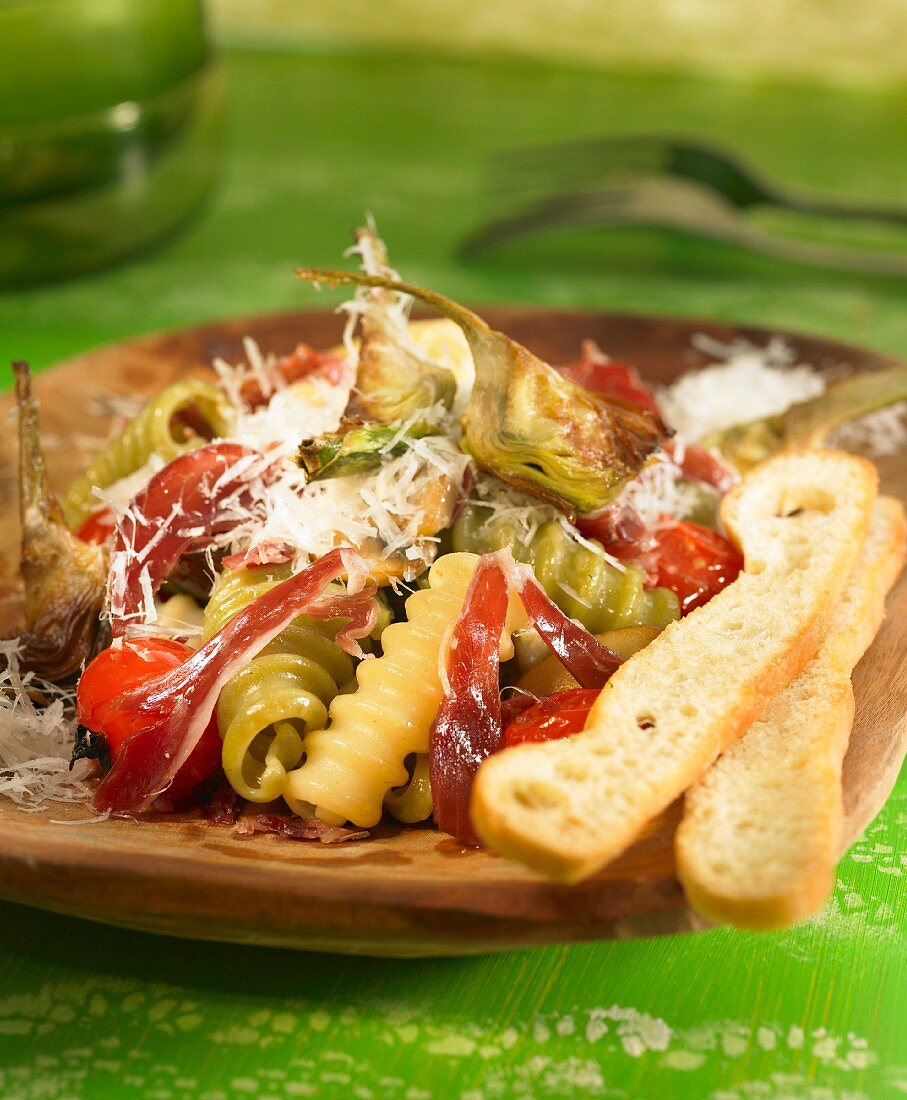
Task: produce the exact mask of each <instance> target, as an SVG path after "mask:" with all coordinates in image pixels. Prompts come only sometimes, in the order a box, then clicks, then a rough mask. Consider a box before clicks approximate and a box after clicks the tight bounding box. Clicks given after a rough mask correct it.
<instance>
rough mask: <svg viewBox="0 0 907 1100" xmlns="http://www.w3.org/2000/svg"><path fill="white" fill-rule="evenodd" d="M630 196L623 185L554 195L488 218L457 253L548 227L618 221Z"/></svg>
mask: <svg viewBox="0 0 907 1100" xmlns="http://www.w3.org/2000/svg"><path fill="white" fill-rule="evenodd" d="M628 198H629V193H628V192H627V191H626V190H625V189H623V188H614V189H612V190H610V191H599V192H577V193H574V194H570V195H554V196H552V197H550V198H547V199H543V200H542V201H541V202H538V203H536V204H535V205H533V206H530V207H529V208H528V209H526V210H524V211H523V212H522V213H519V214H515V215H513V216H512V217H509V218H500V219H495V220H493V221H490V222H488V223H487V224H486V225H484V226H482V227H481V228H480V229H479V230H477V231H476V232H475V233H473V234H471V235H470V236H469V237H467V238H466V239H465V240H464V241H463V243H462V244H461V245H460V247H459V249H458V250H457V253H458V255H459V256H460V258H461V259H469V258H470V257H473V256H477V255H479V254H480V253H482V252H487V251H488V250H489V249H491V248H496V247H497V246H498V245H501V244H505V243H507V242H508V241H511V240H515V239H516V238H517V237H523V236H528V235H532V234H535V233H540V232H543V231H545V230H548V229H562V228H565V227H567V226H576V225H588V224H602V225H603V224H607V223H609V222H617V221H620V220H621V213H622V212H624V211H626V209H627V200H628Z"/></svg>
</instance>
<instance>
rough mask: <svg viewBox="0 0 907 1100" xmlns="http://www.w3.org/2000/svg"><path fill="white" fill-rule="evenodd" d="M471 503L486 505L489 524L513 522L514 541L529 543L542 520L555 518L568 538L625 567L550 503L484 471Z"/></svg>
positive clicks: (475, 486)
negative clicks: (581, 532)
mask: <svg viewBox="0 0 907 1100" xmlns="http://www.w3.org/2000/svg"><path fill="white" fill-rule="evenodd" d="M470 503H471V504H472V505H473V506H478V507H480V508H487V509H488V512H489V517H488V525H489V526H494V525H495V524H498V523H508V524H512V525H513V526H514V529H515V530H514V539H513V541H514V542H521V543H525V544H528V543H531V542H532V540H533V539H534V538H535V536H536V535H537V534H538V532H539V528H540V527H542V525H543V524H545V523H550V522H551V521H552V520H556V521H557V523H559V524H560V526H561V527H562V528H563V531H564V533H565V534H566V535H567V537H568V538H569V539H570V540H571V542H575V543H576V544H577V545H578V546H582V547H584V548H585V549H586V550H590V551H591V552H592V553H593V554H596V555H597V556H598V557H600V558H604V559H605V561H607V562H609V563H610V564H611V565H613V566H614V567H615V568H616V569H619V570H620V571H621V572H623V571H624V570H625V568H626V566H625V565H624V563H623V562H622V561H619V560H618V559H617V558H615V557H613V556H612V555H611V554H609V553H608V552H607V551H606V550H605V548H604V547H603V546H602V545H601V544H600V543H598V542H594V541H591V540H590V539H587V538H584V537H583V536H582V535H581V534H580V533H579V531H577V529H576V528H575V527H574V526H573V524H572V523H571V522H570V521H569V520H568V519H567V517H566V516H564V515H563V514H562V513H561V512H559V511H558V510H557V509H556V508H554V507H553V506H552V505H550V504H544V503H543V502H542V501H540V500H539V499H538V498H537V497H534V496H531V495H530V494H529V493H524V492H522V490H520V489H514V488H513V487H512V486H510V485H506V484H505V483H504V482H502V481H498V479H497V478H495V477H491V476H489V475H487V474H479V475H478V476H477V477H476V480H475V485H474V486H473V493H472V499H471V501H470Z"/></svg>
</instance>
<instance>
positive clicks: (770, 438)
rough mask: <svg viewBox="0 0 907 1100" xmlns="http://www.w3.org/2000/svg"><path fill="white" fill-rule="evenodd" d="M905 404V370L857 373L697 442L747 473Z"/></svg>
mask: <svg viewBox="0 0 907 1100" xmlns="http://www.w3.org/2000/svg"><path fill="white" fill-rule="evenodd" d="M904 400H907V366H903V365H902V366H897V367H887V368H885V369H883V370H878V371H869V372H867V373H866V374H855V375H854V376H853V377H852V378H847V379H845V380H844V381H843V382H837V383H835V384H834V385H832V386H829V387H828V389H827V390H825V392H824V393H820V394H819V396H818V397H813V398H811V399H810V400H809V401H803V402H801V403H800V404H798V405H792V406H791V407H790V408H789V409H788V410H787V412H785V413H781V414H779V415H777V416H768V417H765V418H764V419H762V420H751V421H749V422H748V423H746V424H735V425H733V426H732V427H730V428H725V429H724V430H723V431H719V432H711V433H710V434H709V435H707V436H705V437H704V438H703V439H702V440H700V443H701V445H702V446H704V447H709V448H714V449H715V450H717V451H720V452H721V454H722V455H723V456H724V457H725V458H726V459H727V460H728V461H729V462H731V463H733V464H734V466H736V467H737V469H738V470H741V471H743V472H745V471H747V470H749V469H751V468H752V467H753V466H755V465H757V464H758V463H759V462H764V461H765V459H767V458H770V457H771V456H772V455H773V454H776V453H777V452H778V451H807V450H811V449H812V448H814V447H821V446H823V445H824V444H825V443H826V441H827V440H828V437H829V436H830V435H831V434H832V432H834V431H835V429H836V428H840V427H842V426H843V425H844V424H846V423H847V422H848V421H850V420H856V419H857V418H858V417H861V416H865V415H866V414H867V413H871V412H875V411H876V410H877V409H883V408H885V407H887V406H888V405H894V404H896V403H897V402H898V401H904Z"/></svg>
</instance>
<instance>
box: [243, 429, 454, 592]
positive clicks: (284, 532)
mask: <svg viewBox="0 0 907 1100" xmlns="http://www.w3.org/2000/svg"><path fill="white" fill-rule="evenodd" d="M468 463H469V459H468V457H467V456H466V455H464V454H463V453H462V452H461V451H460V450H459V449H458V447H457V446H456V444H455V443H454V442H453V441H452V440H450V439H448V438H447V437H446V436H440V435H439V436H428V437H426V438H424V439H415V440H410V441H409V443H408V446H407V448H406V450H405V451H404V453H403V454H402V455H399V456H398V457H397V458H392V459H390V460H389V461H387V462H385V463H383V464H382V465H381V466H380V467H378V468H377V469H376V470H373V471H369V472H367V473H360V474H352V475H349V476H347V477H336V478H326V479H325V480H323V481H313V482H311V483H307V482H306V477H305V473H304V471H303V470H301V469H299V468H298V467H296V466H292V465H288V466H287V467H286V468H285V469H284V471H283V472H282V473H281V475H280V476H279V477H278V479H277V480H276V482H275V483H274V484H272V485H270V486H269V487H268V489H267V491H266V492H264V493H263V494H262V495H261V497H260V498H259V499H258V501H257V502H256V504H255V505H254V506H253V509H252V514H251V516H250V518H249V519H248V520H247V521H246V522H245V523H242V524H240V525H239V526H238V527H236V528H235V529H234V530H233V531H231V532H230V533H229V545H230V549H231V551H232V552H237V551H239V552H244V551H247V550H253V549H255V548H256V547H257V546H260V545H261V544H263V543H269V542H284V543H288V544H289V545H290V546H291V547H293V548H294V549H295V550H296V552H297V554H299V555H313V556H320V555H322V554H326V553H327V552H328V551H329V550H331V549H332V548H333V547H334V546H337V545H341V544H348V545H351V546H356V547H362V546H363V545H367V544H368V543H370V542H372V540H377V542H378V543H379V544H380V556H381V557H389V556H391V555H393V554H396V553H400V552H402V553H404V554H405V556H406V557H407V558H408V559H409V560H410V561H412V562H413V563H414V566H415V569H414V571H411V572H413V575H416V574H417V573H419V572H421V570H422V569H423V568H424V567H425V566H426V565H427V564H428V563H429V562H430V561H431V560H433V558H434V556H435V553H436V549H437V548H436V542H437V540H436V538H434V537H433V536H425V535H423V534H422V529H423V525H424V524H425V522H426V516H427V515H428V514H429V513H430V510H431V508H432V507H433V505H434V503H435V501H436V499H437V495H438V493H439V491H440V492H443V493H444V494H445V495H447V496H452V495H453V494H455V493H456V491H457V488H458V487H459V485H460V483H461V481H462V479H463V474H464V473H465V470H466V467H467V465H468Z"/></svg>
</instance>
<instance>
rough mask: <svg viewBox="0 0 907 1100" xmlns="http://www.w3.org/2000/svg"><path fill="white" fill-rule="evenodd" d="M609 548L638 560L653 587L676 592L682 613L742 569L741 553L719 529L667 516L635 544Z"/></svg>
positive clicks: (697, 605)
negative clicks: (719, 532)
mask: <svg viewBox="0 0 907 1100" xmlns="http://www.w3.org/2000/svg"><path fill="white" fill-rule="evenodd" d="M608 549H609V550H611V552H612V553H616V554H617V556H618V557H620V558H623V559H624V560H625V561H631V560H632V561H637V562H639V564H640V565H641V566H642V567H643V569H644V570H645V571H646V573H647V574H648V583H649V585H650V586H656V585H658V586H661V587H663V588H670V589H671V591H672V592H675V593H676V594H677V596H678V598H679V600H680V610H681V614H683V615H686V614H688V613H689V612H690V611H692V610H693V609H694V608H696V607H701V606H702V605H703V604H704V603H708V601H709V600H710V599H711V598H712V597H713V596H714V595H716V594H717V593H718V592H720V591H721V589H722V588H725V587H726V586H727V585H729V584H730V583H731V581H733V580H736V579H737V575H738V574H739V573H740V570H741V569H742V568H743V558H742V557H741V556H740V552H739V551H738V550H737V548H736V547H735V546H733V545H732V544H731V543H730V542H728V540H727V539H726V538H723V537H722V536H721V535H719V534H718V533H717V532H716V531H711V530H709V528H708V527H701V526H700V525H699V524H698V523H690V522H689V521H680V520H675V519H671V518H670V517H668V516H664V517H663V518H662V520H661V521H660V522H659V524H658V526H657V527H655V528H654V529H653V530H651V531H648V532H647V533H646V534H645V535H643V536H642V538H641V539H640V540H639V541H638V542H637V543H636V544H635V546H620V547H616V548H614V549H612V548H611V547H608Z"/></svg>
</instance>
